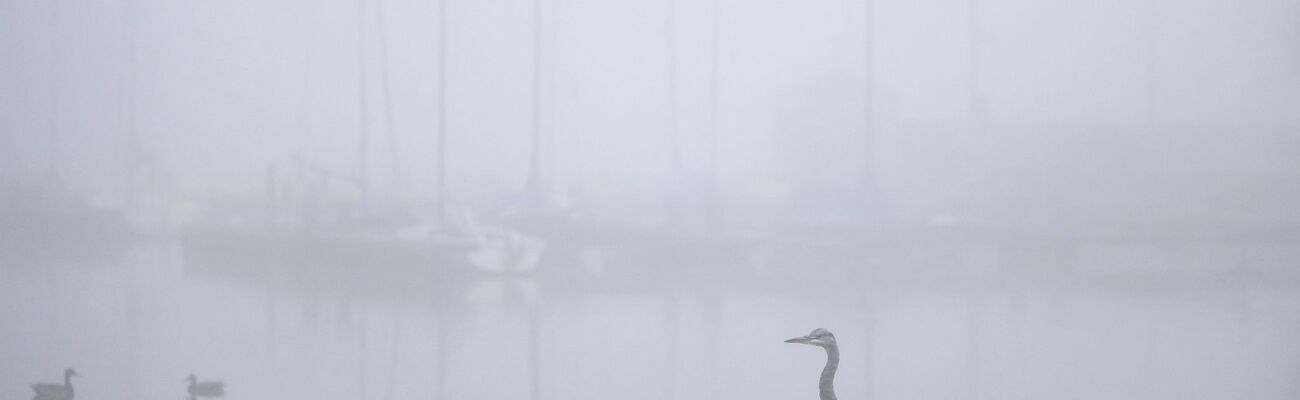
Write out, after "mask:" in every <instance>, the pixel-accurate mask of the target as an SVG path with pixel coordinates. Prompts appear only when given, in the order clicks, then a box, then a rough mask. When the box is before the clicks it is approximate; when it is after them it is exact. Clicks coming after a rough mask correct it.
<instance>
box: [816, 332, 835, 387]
mask: <svg viewBox="0 0 1300 400" xmlns="http://www.w3.org/2000/svg"><path fill="white" fill-rule="evenodd" d="M839 367H840V348H839V346H836V345H835V344H834V343H832V344H831V345H830V346H826V368H823V369H822V380H821V383H820V384H819V385H817V388H818V389H819V390H820V391H821V393H820V395H821V400H836V398H835V370H836V369H839Z"/></svg>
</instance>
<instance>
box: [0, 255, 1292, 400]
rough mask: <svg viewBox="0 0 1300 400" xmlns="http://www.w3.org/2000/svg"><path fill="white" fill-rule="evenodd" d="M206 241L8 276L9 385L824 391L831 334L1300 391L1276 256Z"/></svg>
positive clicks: (517, 394) (367, 392) (964, 368)
mask: <svg viewBox="0 0 1300 400" xmlns="http://www.w3.org/2000/svg"><path fill="white" fill-rule="evenodd" d="M193 240H194V238H193V237H189V238H184V239H180V240H175V241H172V240H161V241H154V242H148V243H145V244H140V245H135V246H132V247H130V250H129V251H127V252H126V255H125V256H123V257H122V259H121V260H120V261H103V262H100V263H99V264H98V265H95V266H94V268H86V267H71V266H69V267H66V268H42V269H30V268H22V265H15V264H12V263H10V264H6V267H5V268H3V269H0V271H4V273H5V276H4V278H5V279H3V280H2V281H0V289H2V290H0V299H2V300H3V301H0V307H3V308H0V317H2V318H4V320H6V321H12V323H6V324H0V330H2V331H3V332H2V333H3V335H4V337H5V338H6V340H5V341H4V342H3V344H2V347H0V356H2V357H3V359H4V360H6V361H5V362H3V363H0V368H3V370H0V384H3V387H8V388H22V387H26V385H27V384H29V383H31V382H32V381H35V380H37V379H41V378H45V377H47V376H49V375H50V373H51V372H50V371H56V372H57V371H60V370H61V369H62V368H64V367H66V366H68V365H76V366H77V368H78V369H79V370H80V371H81V372H82V373H83V379H82V380H80V381H78V392H79V393H78V394H79V395H82V396H84V397H85V398H96V399H110V400H111V399H149V398H161V399H165V398H176V396H181V395H183V393H182V392H180V390H181V389H183V385H181V384H180V383H179V382H178V377H181V376H184V374H186V373H189V372H190V371H195V372H196V373H198V374H200V376H215V377H221V378H222V380H223V381H225V382H226V383H227V385H228V391H229V395H228V396H227V397H228V398H232V399H237V398H247V399H252V398H317V399H359V398H360V399H397V398H434V399H474V398H520V399H522V398H529V399H589V398H590V399H594V398H615V397H617V398H633V399H637V398H644V399H665V398H667V399H705V398H724V399H726V398H736V399H739V398H747V399H753V398H760V399H766V398H771V399H777V398H813V396H815V395H816V392H815V388H816V387H815V383H816V377H817V373H818V372H819V370H820V367H821V362H822V360H821V359H820V358H819V357H821V355H820V354H816V353H813V352H806V351H798V350H802V349H790V348H789V347H787V346H782V343H781V341H782V340H784V339H785V338H786V337H787V336H789V335H790V334H791V332H795V333H798V332H802V331H807V330H809V329H811V327H817V326H826V327H828V328H831V329H832V330H834V331H835V332H836V335H837V337H839V338H840V342H841V346H842V351H843V359H844V361H843V362H842V364H841V370H840V375H839V378H838V379H837V385H836V386H837V390H838V391H839V392H840V395H841V396H842V397H843V398H871V399H890V398H936V399H937V398H949V399H951V398H964V399H990V398H1009V399H1016V398H1025V399H1028V398H1138V397H1140V398H1168V399H1174V398H1188V397H1204V398H1259V399H1267V398H1278V399H1281V398H1294V396H1295V395H1296V394H1297V391H1296V388H1295V387H1294V385H1293V384H1292V383H1291V382H1292V380H1293V379H1292V378H1294V376H1295V373H1296V372H1297V370H1296V368H1295V365H1296V360H1300V346H1298V345H1297V344H1296V341H1295V340H1294V339H1295V338H1296V337H1297V334H1298V333H1300V318H1297V317H1296V316H1297V315H1300V313H1297V311H1300V292H1297V291H1296V290H1295V289H1296V288H1297V284H1296V283H1297V276H1296V274H1294V273H1293V272H1292V271H1290V270H1289V269H1288V268H1287V266H1286V265H1285V264H1286V262H1287V260H1290V259H1292V258H1290V255H1291V254H1290V252H1291V251H1292V250H1290V248H1289V247H1288V246H1278V245H1270V244H1267V243H1263V244H1249V245H1247V246H1246V248H1248V251H1242V250H1241V248H1242V246H1240V245H1237V244H1227V245H1223V244H1192V245H1174V244H1162V245H1150V244H1124V243H1093V244H1086V245H1079V246H1070V247H1068V248H1066V247H1064V246H1040V247H1029V248H1017V247H1014V246H1013V247H1003V246H997V245H994V244H961V245H953V246H948V247H939V248H933V247H932V248H925V249H921V248H918V247H909V246H907V245H900V246H892V245H876V246H863V247H857V246H826V245H821V244H815V243H814V244H806V245H803V244H795V243H785V245H783V246H752V247H751V246H747V245H746V244H744V243H737V244H734V245H731V246H710V247H709V248H710V249H716V248H723V249H726V250H725V251H713V250H709V249H703V248H674V249H673V250H674V251H672V252H666V251H664V249H663V248H632V249H617V250H611V249H609V248H598V247H597V248H591V249H586V250H581V251H578V252H576V253H578V254H569V255H567V256H555V257H547V258H542V259H541V260H542V261H539V263H538V264H537V265H536V266H535V267H531V268H497V269H483V268H477V267H475V265H474V262H473V260H475V258H473V257H461V258H459V259H456V258H451V257H448V258H447V259H445V260H443V261H436V262H434V263H425V264H419V263H411V262H407V261H405V260H403V259H401V258H400V257H405V256H404V255H402V254H386V255H385V256H384V257H385V258H370V257H363V256H362V255H370V254H384V252H379V251H374V250H373V249H368V248H367V249H361V250H356V249H348V248H346V247H342V246H329V245H319V246H318V245H317V244H313V245H312V246H308V247H306V248H307V250H304V251H298V250H294V251H289V250H284V249H286V248H291V247H292V246H295V245H283V244H277V245H274V246H264V247H261V248H258V247H256V244H255V243H251V242H250V243H242V244H239V245H241V246H247V247H245V248H243V249H237V250H236V249H229V248H214V247H212V246H211V245H212V244H211V243H207V244H204V243H202V242H199V243H198V244H196V242H194V241H193ZM229 243H230V242H227V244H229ZM299 245H301V244H299ZM303 246H306V245H303ZM421 257H424V256H421ZM417 264H418V265H422V266H423V267H422V268H417V267H413V266H414V265H417Z"/></svg>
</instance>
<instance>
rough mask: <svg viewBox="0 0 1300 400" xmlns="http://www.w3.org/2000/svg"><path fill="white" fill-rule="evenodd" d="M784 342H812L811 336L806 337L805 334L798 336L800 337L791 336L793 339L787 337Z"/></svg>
mask: <svg viewBox="0 0 1300 400" xmlns="http://www.w3.org/2000/svg"><path fill="white" fill-rule="evenodd" d="M785 342H786V343H801V344H812V338H810V337H807V336H800V337H797V338H793V339H787V340H786V341H785Z"/></svg>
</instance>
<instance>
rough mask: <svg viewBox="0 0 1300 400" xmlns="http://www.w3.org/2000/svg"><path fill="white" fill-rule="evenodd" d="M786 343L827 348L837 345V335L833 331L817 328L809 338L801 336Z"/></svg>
mask: <svg viewBox="0 0 1300 400" xmlns="http://www.w3.org/2000/svg"><path fill="white" fill-rule="evenodd" d="M785 342H786V343H801V344H810V345H813V346H817V347H826V346H830V345H833V344H835V335H833V334H831V331H828V330H825V329H822V328H817V329H813V331H812V333H809V334H808V336H800V337H797V338H794V339H790V340H786V341H785Z"/></svg>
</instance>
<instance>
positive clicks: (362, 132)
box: [357, 0, 370, 212]
mask: <svg viewBox="0 0 1300 400" xmlns="http://www.w3.org/2000/svg"><path fill="white" fill-rule="evenodd" d="M366 107H367V105H366V2H365V0H357V136H358V137H357V163H358V165H357V184H358V186H359V187H360V190H361V199H360V206H361V210H360V211H362V212H364V211H365V209H366V207H367V202H368V201H369V197H370V183H369V181H368V177H369V175H370V171H369V168H370V166H369V153H370V149H369V146H370V138H369V133H368V132H367V130H368V128H369V122H370V121H369V119H370V116H369V115H368V114H369V110H367V108H366Z"/></svg>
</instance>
